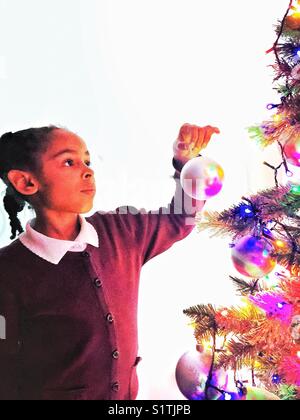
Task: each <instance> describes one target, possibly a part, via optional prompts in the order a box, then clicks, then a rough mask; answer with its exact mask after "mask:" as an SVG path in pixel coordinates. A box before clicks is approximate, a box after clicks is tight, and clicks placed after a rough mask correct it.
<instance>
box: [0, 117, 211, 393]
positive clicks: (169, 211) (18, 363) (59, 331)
mask: <svg viewBox="0 0 300 420" xmlns="http://www.w3.org/2000/svg"><path fill="white" fill-rule="evenodd" d="M218 132H219V131H218V129H216V128H214V127H210V126H208V127H203V128H201V127H197V126H191V125H188V124H185V125H184V126H183V127H182V128H181V130H180V133H179V136H178V139H177V140H176V141H175V143H174V146H173V149H174V159H173V165H174V166H175V169H176V172H175V175H174V179H176V184H177V187H176V192H175V195H174V197H173V198H172V201H171V203H170V204H169V205H168V207H161V208H160V209H159V210H158V211H155V212H146V211H138V210H137V209H135V208H132V207H127V206H125V207H119V208H117V209H116V210H115V211H113V212H96V213H94V214H93V215H92V216H90V217H88V218H84V217H83V216H82V214H84V213H87V212H89V211H90V210H91V209H92V207H93V199H94V196H95V191H96V184H95V178H94V171H93V169H91V167H90V164H91V163H90V154H89V151H88V150H87V147H86V144H85V142H84V141H83V140H82V139H81V138H80V137H79V136H78V135H76V134H74V133H72V132H70V131H68V130H67V129H65V128H61V127H56V126H49V127H42V128H31V129H28V130H23V131H18V132H15V133H6V134H4V135H3V136H2V137H1V138H0V177H1V179H2V180H3V181H4V183H5V184H6V186H7V190H6V195H5V197H4V200H3V201H4V207H5V209H6V211H7V213H8V216H9V218H10V224H11V231H12V236H11V239H15V238H16V234H17V232H18V233H19V234H20V236H19V237H18V238H17V239H15V240H14V241H13V242H12V243H10V245H8V246H6V247H4V248H1V249H0V329H1V331H0V400H124V399H135V398H136V396H137V393H138V378H137V373H136V366H137V364H138V363H139V361H140V360H141V358H140V357H139V356H138V336H137V305H138V301H137V299H138V288H139V277H140V272H141V268H142V266H143V265H144V264H145V263H146V262H147V261H149V260H150V259H151V258H153V257H155V256H156V255H158V254H160V253H162V252H164V251H166V250H167V249H168V248H170V247H171V246H172V245H173V244H174V243H175V242H176V241H180V240H181V239H183V238H185V237H186V236H187V235H188V234H189V233H190V232H191V231H192V230H193V227H194V224H193V223H190V222H189V223H187V219H192V220H194V217H195V215H196V213H197V212H198V211H200V210H201V209H202V208H203V205H204V202H202V201H201V202H200V201H195V200H188V199H187V196H186V195H185V194H184V192H183V191H182V189H181V186H180V183H179V181H178V178H179V174H180V170H181V169H182V167H183V165H184V163H186V162H187V161H188V160H189V159H191V158H192V157H195V156H197V155H198V154H199V152H200V150H202V149H203V148H204V147H206V145H207V144H208V142H209V140H210V137H211V135H212V134H213V133H218ZM25 202H27V203H28V204H29V205H30V206H31V207H32V208H33V209H34V211H35V214H36V217H35V218H34V219H32V220H30V221H29V222H28V223H27V225H26V231H25V232H23V229H22V226H21V223H20V221H19V220H18V217H17V214H18V212H20V211H22V209H23V208H24V205H25ZM182 204H184V205H183V206H182ZM22 232H23V233H22Z"/></svg>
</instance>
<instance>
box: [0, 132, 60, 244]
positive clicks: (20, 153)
mask: <svg viewBox="0 0 300 420" xmlns="http://www.w3.org/2000/svg"><path fill="white" fill-rule="evenodd" d="M59 128H60V127H57V126H55V125H50V126H46V127H40V128H29V129H27V130H22V131H17V132H15V133H12V132H11V131H10V132H8V133H5V134H3V135H2V136H1V137H0V178H1V179H2V181H3V182H4V183H5V185H6V187H7V188H6V193H5V196H4V198H3V204H4V208H5V210H6V212H7V213H8V216H9V219H10V226H11V237H10V239H15V238H16V235H17V232H19V234H21V233H22V232H24V230H23V228H22V225H21V222H20V220H19V218H18V213H20V212H21V211H22V210H23V209H24V207H25V204H26V202H28V203H29V204H30V201H29V200H30V197H27V196H24V195H22V194H20V193H19V192H18V191H17V190H16V189H15V188H14V186H13V185H12V184H11V183H10V181H9V179H8V173H9V171H10V170H12V169H19V170H24V171H26V170H27V171H32V172H34V173H38V171H39V169H40V166H39V156H40V155H41V154H42V153H43V151H44V150H45V149H46V147H47V145H48V142H49V139H50V134H51V132H52V131H53V130H56V129H59Z"/></svg>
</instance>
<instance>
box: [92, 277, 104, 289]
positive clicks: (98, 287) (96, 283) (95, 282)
mask: <svg viewBox="0 0 300 420" xmlns="http://www.w3.org/2000/svg"><path fill="white" fill-rule="evenodd" d="M94 285H95V286H96V287H97V289H100V287H101V286H102V281H101V280H100V279H98V278H97V279H95V280H94Z"/></svg>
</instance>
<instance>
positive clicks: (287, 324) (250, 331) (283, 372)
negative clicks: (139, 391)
mask: <svg viewBox="0 0 300 420" xmlns="http://www.w3.org/2000/svg"><path fill="white" fill-rule="evenodd" d="M276 35H277V39H276V41H275V43H274V45H273V47H272V48H271V49H270V50H269V51H267V53H274V55H275V59H276V61H275V64H274V65H273V66H272V67H273V69H274V73H275V77H274V85H275V89H276V91H277V92H278V94H279V97H280V100H278V102H279V103H277V104H269V105H268V106H267V108H268V109H269V110H270V111H271V112H272V116H271V117H270V119H269V120H268V121H264V122H263V123H262V124H259V125H257V126H254V127H251V128H249V133H250V138H251V139H253V140H255V141H256V142H257V143H258V144H259V145H260V146H261V147H262V148H266V147H268V146H270V145H272V144H274V143H277V144H278V150H279V154H280V156H281V157H282V163H281V164H280V165H279V166H273V165H272V164H270V163H267V162H265V165H267V166H268V167H269V168H270V170H271V169H272V170H273V171H274V178H275V186H274V188H271V189H268V190H264V191H260V192H258V193H257V194H256V195H253V196H249V197H242V199H241V202H239V203H237V204H236V205H233V206H232V207H231V208H230V209H228V210H225V211H223V212H221V213H219V212H205V213H204V214H203V215H202V217H201V219H197V227H198V230H199V231H203V230H210V231H211V232H212V236H228V237H230V238H231V240H230V247H231V248H232V262H233V265H234V267H235V268H236V270H237V271H238V272H239V273H240V274H241V277H230V278H231V280H232V281H233V282H234V284H235V286H236V289H237V293H238V295H240V304H239V305H238V306H237V307H230V308H225V307H219V308H216V307H214V306H213V305H198V306H194V307H191V308H189V309H186V310H185V311H184V314H185V315H187V316H188V317H189V318H190V319H191V321H192V324H191V325H192V326H193V328H194V335H195V338H196V341H197V350H196V351H195V352H188V353H186V354H185V355H184V356H183V357H182V358H181V359H180V360H179V362H178V365H177V369H176V380H177V384H178V386H179V389H180V390H181V392H182V393H183V394H184V395H185V396H186V397H187V398H188V399H191V400H192V399H193V400H203V399H214V400H215V399H221V400H222V399H225V400H230V399H248V400H251V399H252V400H253V399H267V400H270V399H281V400H296V399H300V213H299V209H300V178H298V181H297V178H295V177H294V176H293V175H294V173H296V172H297V169H298V168H299V167H300V0H299V1H290V3H289V7H288V10H287V12H286V14H285V16H284V18H283V19H282V20H281V21H280V22H279V23H278V24H277V25H276ZM280 171H285V173H286V179H287V182H286V184H285V185H280V183H279V181H278V176H279V174H280ZM232 384H234V386H233V385H232Z"/></svg>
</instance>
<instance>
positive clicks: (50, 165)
mask: <svg viewBox="0 0 300 420" xmlns="http://www.w3.org/2000/svg"><path fill="white" fill-rule="evenodd" d="M40 164H41V165H40V167H41V174H38V179H39V184H40V186H39V191H38V196H39V201H40V203H39V204H40V205H41V206H43V207H46V208H48V209H49V210H50V209H51V210H54V211H59V212H69V213H77V214H79V213H87V212H89V211H90V210H91V209H92V207H93V200H94V197H95V194H96V184H95V178H94V171H93V169H91V168H90V164H91V162H90V155H89V152H88V150H87V147H86V145H85V143H84V141H83V140H82V139H81V138H80V137H78V136H77V135H76V134H74V133H72V132H69V131H66V130H63V129H59V130H55V131H53V133H52V138H51V141H50V144H49V146H48V148H47V150H46V152H44V153H43V154H42V156H41V161H40Z"/></svg>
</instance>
